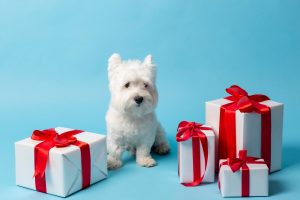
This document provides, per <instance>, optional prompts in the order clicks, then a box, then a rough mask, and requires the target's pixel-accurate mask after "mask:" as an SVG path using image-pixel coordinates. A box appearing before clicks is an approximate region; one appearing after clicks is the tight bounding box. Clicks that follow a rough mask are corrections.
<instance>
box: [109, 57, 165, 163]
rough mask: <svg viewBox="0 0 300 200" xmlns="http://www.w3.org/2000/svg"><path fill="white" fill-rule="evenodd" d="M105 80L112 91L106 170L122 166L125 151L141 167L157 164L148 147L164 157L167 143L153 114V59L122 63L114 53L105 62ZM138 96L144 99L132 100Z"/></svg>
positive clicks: (154, 90) (155, 95) (154, 95)
mask: <svg viewBox="0 0 300 200" xmlns="http://www.w3.org/2000/svg"><path fill="white" fill-rule="evenodd" d="M108 79H109V89H110V92H111V101H110V105H109V109H108V111H107V114H106V125H107V149H108V168H109V169H116V168H119V167H121V166H122V160H121V156H122V153H123V152H124V151H125V150H129V151H131V152H132V153H133V154H136V162H137V163H138V164H139V165H141V166H144V167H152V166H154V165H156V162H155V160H154V159H153V158H152V157H151V155H150V152H151V148H152V147H153V149H154V151H155V152H157V153H158V154H166V153H168V152H169V143H168V141H167V139H166V136H165V132H164V130H163V128H162V126H161V125H160V123H159V122H158V120H157V119H156V115H155V112H154V110H155V107H156V105H157V97H158V94H157V90H156V85H155V79H156V66H155V65H154V64H153V62H152V56H151V55H148V56H147V57H146V58H145V60H144V61H143V62H141V61H139V60H128V61H122V59H121V57H120V55H118V54H113V55H112V56H111V57H110V58H109V60H108ZM137 96H139V97H143V101H142V103H140V104H138V103H137V102H136V101H135V99H134V98H135V97H137Z"/></svg>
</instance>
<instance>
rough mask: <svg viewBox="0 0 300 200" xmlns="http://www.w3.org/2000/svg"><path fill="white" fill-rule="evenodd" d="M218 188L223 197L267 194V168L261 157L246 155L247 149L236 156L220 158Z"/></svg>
mask: <svg viewBox="0 0 300 200" xmlns="http://www.w3.org/2000/svg"><path fill="white" fill-rule="evenodd" d="M219 167H220V171H219V181H218V185H219V189H220V191H221V194H222V196H223V197H241V196H242V197H248V196H268V195H269V181H268V175H269V172H268V171H269V168H268V166H267V165H266V163H265V162H264V160H263V159H259V158H255V157H247V151H245V150H242V151H240V152H239V157H238V158H228V159H226V160H225V159H221V160H220V165H219Z"/></svg>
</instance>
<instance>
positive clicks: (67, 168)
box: [15, 127, 107, 197]
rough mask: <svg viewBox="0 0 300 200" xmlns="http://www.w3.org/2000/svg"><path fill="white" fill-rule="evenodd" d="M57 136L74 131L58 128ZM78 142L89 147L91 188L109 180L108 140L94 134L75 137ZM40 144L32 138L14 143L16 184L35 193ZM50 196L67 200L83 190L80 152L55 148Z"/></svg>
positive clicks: (51, 157)
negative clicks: (69, 196) (35, 163)
mask: <svg viewBox="0 0 300 200" xmlns="http://www.w3.org/2000/svg"><path fill="white" fill-rule="evenodd" d="M55 130H56V132H57V133H58V134H61V133H64V132H66V131H70V130H72V129H68V128H62V127H58V128H55ZM74 136H75V137H76V138H77V139H78V140H80V141H82V142H85V143H88V144H89V148H90V156H91V177H90V184H93V183H96V182H98V181H100V180H102V179H105V178H106V177H107V153H106V136H104V135H99V134H95V133H91V132H82V133H80V134H77V135H74ZM39 143H41V141H36V140H32V139H31V138H30V137H29V138H26V139H24V140H21V141H18V142H16V143H15V156H16V184H17V185H19V186H23V187H26V188H30V189H33V190H36V185H35V178H34V177H33V175H34V169H35V167H34V148H35V146H36V145H37V144H39ZM45 176H46V187H47V193H49V194H54V195H57V196H62V197H66V196H68V195H70V194H72V193H74V192H76V191H78V190H81V189H82V170H81V153H80V148H79V147H77V146H74V145H70V146H67V147H63V148H56V147H53V148H51V149H50V152H49V159H48V162H47V166H46V172H45Z"/></svg>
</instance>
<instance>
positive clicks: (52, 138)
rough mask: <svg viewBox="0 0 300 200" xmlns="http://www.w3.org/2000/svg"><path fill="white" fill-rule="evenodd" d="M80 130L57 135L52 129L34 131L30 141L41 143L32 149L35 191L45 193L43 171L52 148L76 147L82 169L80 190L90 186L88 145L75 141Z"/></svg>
mask: <svg viewBox="0 0 300 200" xmlns="http://www.w3.org/2000/svg"><path fill="white" fill-rule="evenodd" d="M82 132H83V131H81V130H71V131H67V132H64V133H62V134H60V135H59V134H58V133H57V132H56V131H55V129H54V128H51V129H47V130H43V131H40V130H35V131H33V133H32V136H31V139H33V140H38V141H43V142H41V143H39V144H38V145H36V146H35V148H34V168H35V169H34V175H33V176H34V177H35V186H36V190H37V191H39V192H44V193H46V192H47V187H46V177H45V170H46V166H47V162H48V159H49V151H50V149H51V148H53V147H57V148H62V147H67V146H69V145H76V146H78V147H79V148H80V153H81V167H82V188H86V187H88V186H89V185H90V179H91V178H90V177H91V156H90V147H89V144H88V143H85V142H82V141H79V140H77V138H76V137H74V135H76V134H79V133H82Z"/></svg>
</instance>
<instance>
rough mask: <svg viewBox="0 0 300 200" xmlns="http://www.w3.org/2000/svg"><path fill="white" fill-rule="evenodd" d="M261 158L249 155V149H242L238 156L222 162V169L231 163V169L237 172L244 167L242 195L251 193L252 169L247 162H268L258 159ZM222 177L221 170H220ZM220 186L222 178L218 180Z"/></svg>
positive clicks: (246, 195)
mask: <svg viewBox="0 0 300 200" xmlns="http://www.w3.org/2000/svg"><path fill="white" fill-rule="evenodd" d="M258 159H259V158H255V157H247V151H246V150H241V151H239V157H238V158H235V157H234V158H227V160H226V161H224V162H222V163H221V164H220V171H221V167H222V166H224V165H229V167H230V169H231V171H232V172H233V173H235V172H236V171H238V170H240V169H242V170H241V171H242V172H241V173H242V186H241V191H242V197H248V196H249V194H250V170H249V167H248V166H247V164H266V163H265V162H264V161H258ZM219 177H220V172H219ZM218 186H219V188H220V178H219V181H218Z"/></svg>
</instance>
